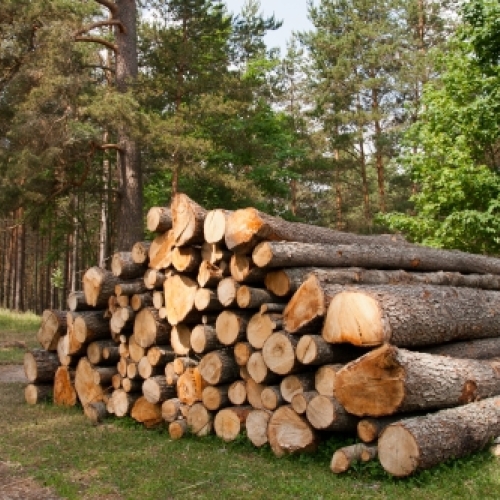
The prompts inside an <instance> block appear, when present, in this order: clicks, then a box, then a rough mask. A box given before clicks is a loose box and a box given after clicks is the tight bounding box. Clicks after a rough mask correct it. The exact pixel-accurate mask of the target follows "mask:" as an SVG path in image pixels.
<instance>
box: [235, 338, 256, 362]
mask: <svg viewBox="0 0 500 500" xmlns="http://www.w3.org/2000/svg"><path fill="white" fill-rule="evenodd" d="M254 351H255V349H254V348H253V347H252V346H251V345H250V343H249V342H236V344H234V349H233V354H234V360H235V361H236V364H237V365H238V366H245V365H246V364H247V363H248V360H249V359H250V356H251V355H252V354H253V352H254Z"/></svg>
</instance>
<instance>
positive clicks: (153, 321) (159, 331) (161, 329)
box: [134, 308, 172, 348]
mask: <svg viewBox="0 0 500 500" xmlns="http://www.w3.org/2000/svg"><path fill="white" fill-rule="evenodd" d="M171 331H172V327H171V326H170V325H169V324H168V323H167V322H166V321H165V320H162V319H160V317H159V315H158V311H157V310H156V309H153V308H146V309H142V310H141V311H139V312H138V313H137V315H136V317H135V322H134V337H135V340H136V342H137V343H138V344H139V345H140V346H141V347H144V348H146V347H149V346H152V345H153V344H158V345H162V344H166V343H168V342H169V341H170V334H171Z"/></svg>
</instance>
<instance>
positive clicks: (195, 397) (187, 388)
mask: <svg viewBox="0 0 500 500" xmlns="http://www.w3.org/2000/svg"><path fill="white" fill-rule="evenodd" d="M205 386H206V382H205V381H204V380H203V379H202V377H201V374H200V370H199V369H198V367H194V368H188V369H187V370H186V371H185V372H184V373H183V374H182V375H180V376H179V378H178V380H177V397H178V398H179V399H180V400H181V402H183V403H185V404H187V405H189V406H191V405H193V404H194V403H196V402H197V401H201V399H202V393H203V389H204V388H205Z"/></svg>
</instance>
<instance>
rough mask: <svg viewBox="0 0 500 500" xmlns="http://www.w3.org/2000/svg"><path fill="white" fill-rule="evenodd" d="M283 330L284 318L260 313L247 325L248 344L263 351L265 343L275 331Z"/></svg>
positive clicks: (278, 315) (279, 315)
mask: <svg viewBox="0 0 500 500" xmlns="http://www.w3.org/2000/svg"><path fill="white" fill-rule="evenodd" d="M282 328H283V316H282V315H281V314H267V313H262V312H258V313H256V314H254V315H253V316H252V317H251V318H250V321H249V322H248V325H247V339H248V342H250V344H251V345H252V346H253V347H254V348H255V349H262V348H263V347H264V343H265V341H266V340H267V339H268V338H269V337H270V336H271V335H272V334H273V332H274V331H275V330H280V329H282Z"/></svg>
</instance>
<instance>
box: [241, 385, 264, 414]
mask: <svg viewBox="0 0 500 500" xmlns="http://www.w3.org/2000/svg"><path fill="white" fill-rule="evenodd" d="M265 388H266V386H265V385H263V384H259V383H257V382H255V380H253V379H251V378H249V379H248V380H247V381H246V382H245V389H246V395H247V400H248V402H249V403H250V405H251V406H252V408H255V409H257V410H262V409H263V408H264V405H263V404H262V391H263V390H264V389H265Z"/></svg>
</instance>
